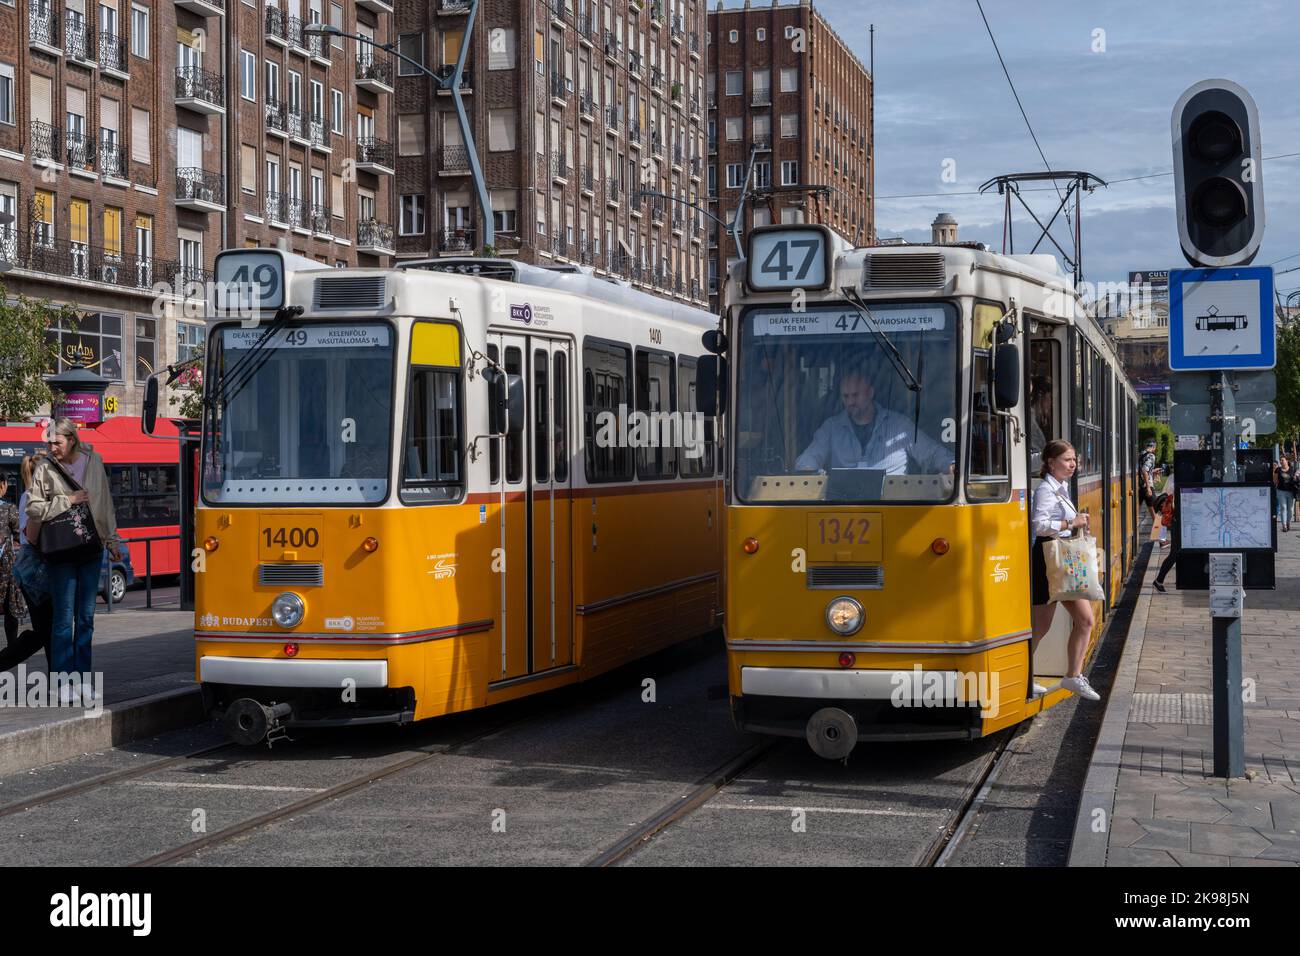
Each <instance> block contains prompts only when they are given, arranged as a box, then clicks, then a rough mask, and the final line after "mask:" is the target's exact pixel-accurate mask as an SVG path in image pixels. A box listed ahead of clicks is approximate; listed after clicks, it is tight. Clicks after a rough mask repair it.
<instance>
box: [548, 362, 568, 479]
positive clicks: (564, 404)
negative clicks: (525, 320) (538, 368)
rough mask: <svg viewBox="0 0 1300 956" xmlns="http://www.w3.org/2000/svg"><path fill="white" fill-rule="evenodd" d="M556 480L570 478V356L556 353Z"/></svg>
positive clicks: (554, 386)
mask: <svg viewBox="0 0 1300 956" xmlns="http://www.w3.org/2000/svg"><path fill="white" fill-rule="evenodd" d="M554 381H555V384H554V385H552V391H553V392H554V396H555V480H556V481H558V482H565V481H568V480H569V357H568V356H567V355H565V354H564V353H563V352H556V353H555V380H554Z"/></svg>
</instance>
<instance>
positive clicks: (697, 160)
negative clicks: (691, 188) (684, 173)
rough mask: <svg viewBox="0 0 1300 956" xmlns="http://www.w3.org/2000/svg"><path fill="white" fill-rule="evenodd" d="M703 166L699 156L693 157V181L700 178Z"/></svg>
mask: <svg viewBox="0 0 1300 956" xmlns="http://www.w3.org/2000/svg"><path fill="white" fill-rule="evenodd" d="M702 165H704V164H703V163H701V162H700V157H698V156H692V157H691V179H699V178H700V167H701V166H702Z"/></svg>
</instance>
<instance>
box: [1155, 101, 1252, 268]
mask: <svg viewBox="0 0 1300 956" xmlns="http://www.w3.org/2000/svg"><path fill="white" fill-rule="evenodd" d="M1173 141H1174V201H1175V204H1176V206H1177V209H1178V238H1179V240H1180V242H1181V243H1182V247H1183V255H1184V256H1186V257H1187V261H1188V262H1190V263H1191V264H1192V265H1194V266H1205V267H1218V266H1238V265H1246V264H1247V263H1249V262H1250V261H1251V260H1252V259H1254V258H1255V254H1256V253H1257V252H1258V251H1259V244H1260V241H1261V240H1262V239H1263V238H1264V185H1263V179H1262V173H1263V164H1262V163H1261V161H1260V141H1259V111H1258V110H1257V109H1256V108H1255V101H1254V100H1253V99H1252V98H1251V96H1250V94H1249V93H1247V92H1246V90H1245V89H1244V88H1243V87H1241V86H1238V85H1237V84H1236V83H1233V82H1232V81H1230V80H1202V81H1201V82H1200V83H1196V84H1194V85H1193V86H1191V87H1190V88H1189V89H1188V90H1187V92H1185V93H1184V94H1183V95H1182V96H1180V97H1179V98H1178V102H1177V103H1176V104H1175V105H1174V115H1173Z"/></svg>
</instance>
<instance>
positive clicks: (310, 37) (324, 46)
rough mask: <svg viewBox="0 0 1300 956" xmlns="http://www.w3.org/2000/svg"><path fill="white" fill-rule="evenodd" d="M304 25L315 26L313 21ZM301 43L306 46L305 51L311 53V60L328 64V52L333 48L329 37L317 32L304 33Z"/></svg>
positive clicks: (324, 64)
mask: <svg viewBox="0 0 1300 956" xmlns="http://www.w3.org/2000/svg"><path fill="white" fill-rule="evenodd" d="M306 25H310V26H315V24H314V23H311V24H306ZM302 44H303V46H305V47H306V48H307V52H308V53H310V54H311V58H312V59H313V60H315V61H316V62H317V63H320V64H321V65H323V66H329V64H330V53H331V50H332V49H333V47H332V44H331V41H330V38H329V37H327V36H323V35H322V34H319V33H304V34H303V37H302Z"/></svg>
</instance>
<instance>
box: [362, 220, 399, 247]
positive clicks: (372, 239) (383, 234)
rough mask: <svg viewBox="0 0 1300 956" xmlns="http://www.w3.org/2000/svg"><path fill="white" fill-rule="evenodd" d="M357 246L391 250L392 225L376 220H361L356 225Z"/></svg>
mask: <svg viewBox="0 0 1300 956" xmlns="http://www.w3.org/2000/svg"><path fill="white" fill-rule="evenodd" d="M357 245H358V246H361V247H363V248H368V249H392V248H393V227H392V225H391V224H390V223H387V222H380V221H379V220H378V219H362V220H361V221H360V222H358V223H357Z"/></svg>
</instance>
